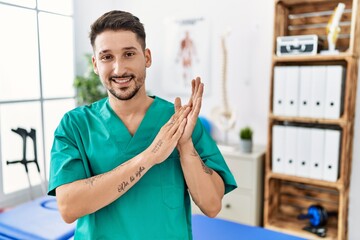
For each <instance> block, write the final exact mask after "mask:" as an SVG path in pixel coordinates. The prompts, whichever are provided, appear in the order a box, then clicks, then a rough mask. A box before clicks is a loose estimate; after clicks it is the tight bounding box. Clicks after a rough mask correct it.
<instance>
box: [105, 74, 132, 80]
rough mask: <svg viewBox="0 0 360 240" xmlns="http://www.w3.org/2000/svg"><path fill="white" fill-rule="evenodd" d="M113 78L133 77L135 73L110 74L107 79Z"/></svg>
mask: <svg viewBox="0 0 360 240" xmlns="http://www.w3.org/2000/svg"><path fill="white" fill-rule="evenodd" d="M114 78H135V75H134V74H123V75H112V76H111V77H110V78H109V79H110V80H113V79H114Z"/></svg>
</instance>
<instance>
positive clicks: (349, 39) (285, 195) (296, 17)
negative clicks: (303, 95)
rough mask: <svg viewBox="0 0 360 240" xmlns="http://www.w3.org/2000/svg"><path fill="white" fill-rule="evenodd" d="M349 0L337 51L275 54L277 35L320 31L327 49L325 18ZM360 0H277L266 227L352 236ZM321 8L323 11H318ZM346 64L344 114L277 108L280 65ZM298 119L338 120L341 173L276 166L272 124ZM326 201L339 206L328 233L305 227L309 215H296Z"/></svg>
mask: <svg viewBox="0 0 360 240" xmlns="http://www.w3.org/2000/svg"><path fill="white" fill-rule="evenodd" d="M340 2H342V3H344V4H345V6H346V7H345V12H344V14H343V16H342V18H341V34H340V35H339V39H338V42H337V45H336V46H337V49H339V50H340V54H338V55H319V54H318V55H315V56H276V55H275V49H276V38H277V37H278V36H295V35H306V34H317V35H318V36H319V38H321V39H323V40H325V41H324V49H327V47H328V46H327V42H326V33H325V28H326V24H327V22H328V21H329V18H330V15H331V13H332V11H333V10H334V9H335V7H336V6H337V5H338V3H340ZM359 3H360V0H345V1H339V0H276V1H275V21H274V44H273V49H274V51H273V52H274V54H273V57H272V76H271V84H270V87H271V88H270V110H269V121H268V122H269V124H268V145H267V146H268V148H267V154H266V162H265V182H264V187H265V193H264V227H266V228H269V229H273V230H277V231H281V232H286V233H290V234H293V235H298V236H301V237H304V238H307V239H336V240H345V239H347V238H348V237H347V228H348V223H347V219H348V198H349V185H350V171H351V161H352V148H353V130H354V129H353V128H354V116H355V100H356V88H357V79H358V63H359V48H360V39H359V38H360V11H359ZM318 13H321V14H318ZM294 65H301V66H306V65H342V66H344V68H345V69H346V77H345V90H344V97H343V99H342V101H343V103H344V109H343V113H342V115H341V117H340V118H339V119H324V118H302V117H286V116H277V115H274V114H273V106H272V103H273V101H272V99H273V83H274V80H273V78H274V67H275V66H294ZM279 123H280V124H282V123H295V124H310V125H317V126H325V127H326V126H336V127H338V128H340V129H341V130H342V136H341V146H342V148H341V154H340V162H339V178H338V180H337V181H336V182H328V181H323V180H316V179H310V178H303V177H297V176H291V175H286V174H279V173H274V172H272V166H271V165H272V164H271V163H272V159H271V156H272V127H273V125H274V124H279ZM312 204H321V205H323V206H324V207H325V208H326V209H327V210H328V211H333V212H337V216H336V217H331V218H329V222H328V224H327V236H326V237H325V238H320V237H317V236H316V235H314V234H311V233H309V232H306V231H304V230H302V228H303V227H304V226H305V225H306V223H305V222H304V221H301V220H297V215H298V214H300V213H304V211H305V210H306V209H307V207H308V206H310V205H312Z"/></svg>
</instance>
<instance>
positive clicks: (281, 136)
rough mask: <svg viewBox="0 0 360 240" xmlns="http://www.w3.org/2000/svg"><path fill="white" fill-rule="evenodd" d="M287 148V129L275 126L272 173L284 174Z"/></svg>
mask: <svg viewBox="0 0 360 240" xmlns="http://www.w3.org/2000/svg"><path fill="white" fill-rule="evenodd" d="M285 148H286V146H285V127H284V126H280V125H274V126H273V127H272V171H273V172H275V173H284V159H285Z"/></svg>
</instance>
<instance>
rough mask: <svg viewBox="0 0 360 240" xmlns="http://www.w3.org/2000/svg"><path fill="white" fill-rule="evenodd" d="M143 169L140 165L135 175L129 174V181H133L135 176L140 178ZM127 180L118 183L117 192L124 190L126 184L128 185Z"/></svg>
mask: <svg viewBox="0 0 360 240" xmlns="http://www.w3.org/2000/svg"><path fill="white" fill-rule="evenodd" d="M144 170H145V167H143V166H140V167H139V169H138V170H136V171H135V175H131V176H130V178H129V181H130V183H132V182H134V181H135V179H136V178H138V179H139V178H141V176H142V172H143V171H144ZM129 181H123V182H122V183H120V185H119V186H118V188H117V190H118V192H119V193H121V192H124V191H125V190H126V188H127V186H128V185H129Z"/></svg>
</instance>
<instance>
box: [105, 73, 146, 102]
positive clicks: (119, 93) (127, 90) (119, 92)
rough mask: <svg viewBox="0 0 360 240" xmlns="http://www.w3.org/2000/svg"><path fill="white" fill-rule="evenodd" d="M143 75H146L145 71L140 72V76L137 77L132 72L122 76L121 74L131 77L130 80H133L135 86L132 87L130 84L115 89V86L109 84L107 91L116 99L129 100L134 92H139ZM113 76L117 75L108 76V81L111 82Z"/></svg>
mask: <svg viewBox="0 0 360 240" xmlns="http://www.w3.org/2000/svg"><path fill="white" fill-rule="evenodd" d="M145 76H146V72H144V74H141V76H139V77H138V78H136V77H135V75H133V74H130V75H129V74H128V75H123V76H121V77H123V78H126V77H131V80H130V81H134V82H135V86H134V87H132V86H130V87H124V88H120V89H116V88H113V87H111V86H109V88H108V91H109V92H110V94H111V95H113V96H114V97H115V98H117V99H118V100H121V101H127V100H130V99H132V98H133V97H134V96H136V94H137V93H138V92H139V90H140V88H141V87H142V86H143V85H144V82H145ZM113 77H117V76H112V77H110V79H109V82H110V83H111V82H112V78H113Z"/></svg>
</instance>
